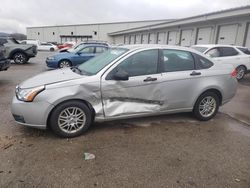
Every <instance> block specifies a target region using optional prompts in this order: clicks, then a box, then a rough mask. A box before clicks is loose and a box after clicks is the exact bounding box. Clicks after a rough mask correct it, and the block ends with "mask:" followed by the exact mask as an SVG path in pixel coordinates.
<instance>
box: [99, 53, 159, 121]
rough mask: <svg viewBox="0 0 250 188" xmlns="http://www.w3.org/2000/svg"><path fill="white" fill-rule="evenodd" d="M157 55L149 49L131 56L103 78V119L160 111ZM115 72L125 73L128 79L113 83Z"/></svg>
mask: <svg viewBox="0 0 250 188" xmlns="http://www.w3.org/2000/svg"><path fill="white" fill-rule="evenodd" d="M158 52H159V50H158V49H153V50H144V51H140V52H137V53H135V54H132V55H130V56H129V57H128V58H126V59H125V60H123V61H121V62H120V63H119V64H118V65H117V66H116V67H113V68H111V69H110V70H109V72H107V73H106V74H104V75H103V77H102V81H101V91H102V100H103V107H104V113H105V117H106V118H110V117H118V116H121V117H122V116H134V115H140V114H147V113H154V112H158V111H160V109H161V106H162V102H163V101H162V100H161V99H162V95H163V93H162V92H161V88H160V80H161V73H159V72H158V70H159V69H158V60H159V58H158V54H159V53H158ZM119 70H122V71H124V72H126V73H127V74H128V75H129V79H128V80H125V81H118V80H115V79H114V77H113V75H114V74H115V73H116V72H117V71H119Z"/></svg>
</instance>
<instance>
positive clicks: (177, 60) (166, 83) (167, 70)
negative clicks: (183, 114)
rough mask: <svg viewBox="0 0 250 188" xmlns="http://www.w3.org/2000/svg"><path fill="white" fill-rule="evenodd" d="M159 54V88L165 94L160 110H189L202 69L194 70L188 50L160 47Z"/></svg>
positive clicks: (192, 58)
mask: <svg viewBox="0 0 250 188" xmlns="http://www.w3.org/2000/svg"><path fill="white" fill-rule="evenodd" d="M161 54H162V58H161V62H162V64H161V70H162V80H161V89H162V93H164V94H165V95H164V100H163V104H164V105H163V106H162V109H161V110H162V111H176V110H177V111H178V110H181V111H185V109H186V110H187V111H190V109H191V108H192V107H193V106H192V105H193V102H194V99H195V97H196V95H197V93H199V92H200V91H199V89H197V88H199V85H200V80H201V78H202V77H203V74H204V70H202V69H201V70H196V66H195V59H194V56H193V55H192V53H190V52H188V51H183V50H176V49H162V51H161Z"/></svg>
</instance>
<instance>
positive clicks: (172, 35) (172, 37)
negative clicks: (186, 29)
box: [168, 31, 178, 45]
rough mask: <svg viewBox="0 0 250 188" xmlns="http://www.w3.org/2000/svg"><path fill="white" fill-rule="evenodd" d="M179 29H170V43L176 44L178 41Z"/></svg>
mask: <svg viewBox="0 0 250 188" xmlns="http://www.w3.org/2000/svg"><path fill="white" fill-rule="evenodd" d="M177 33H178V32H177V31H169V32H168V44H169V45H176V44H177V43H178V41H177Z"/></svg>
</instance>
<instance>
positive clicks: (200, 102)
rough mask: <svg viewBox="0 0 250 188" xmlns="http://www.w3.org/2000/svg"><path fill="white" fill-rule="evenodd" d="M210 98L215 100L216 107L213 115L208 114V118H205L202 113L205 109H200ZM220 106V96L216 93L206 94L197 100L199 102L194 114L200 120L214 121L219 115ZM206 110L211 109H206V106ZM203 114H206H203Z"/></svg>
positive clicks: (209, 92)
mask: <svg viewBox="0 0 250 188" xmlns="http://www.w3.org/2000/svg"><path fill="white" fill-rule="evenodd" d="M208 98H212V99H213V100H214V102H215V107H214V108H213V110H212V111H211V113H210V114H208V116H205V115H203V114H202V112H201V111H203V110H204V109H203V110H201V109H200V108H202V104H203V100H205V99H208ZM219 105H220V100H219V97H218V95H217V94H216V93H215V92H211V91H208V92H205V93H203V94H201V95H200V97H199V98H198V99H197V101H196V103H195V105H194V109H193V114H194V116H195V117H196V118H197V119H198V120H201V121H208V120H210V119H212V118H213V117H214V116H215V115H216V114H217V112H218V109H219ZM204 108H209V107H207V106H206V107H205V105H204ZM208 111H209V110H208ZM203 113H206V112H203Z"/></svg>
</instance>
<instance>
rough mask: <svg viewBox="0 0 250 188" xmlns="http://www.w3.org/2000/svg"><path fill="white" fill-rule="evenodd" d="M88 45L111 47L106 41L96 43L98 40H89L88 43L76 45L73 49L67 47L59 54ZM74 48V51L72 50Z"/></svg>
mask: <svg viewBox="0 0 250 188" xmlns="http://www.w3.org/2000/svg"><path fill="white" fill-rule="evenodd" d="M87 44H89V45H90V44H96V45H103V46H107V47H109V46H110V45H109V43H108V42H105V41H96V40H88V41H84V42H81V43H79V44H76V45H74V46H72V47H65V48H62V49H61V50H60V51H59V52H67V51H68V50H73V49H77V48H78V49H79V48H81V47H83V46H85V45H87ZM72 48H73V49H72Z"/></svg>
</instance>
